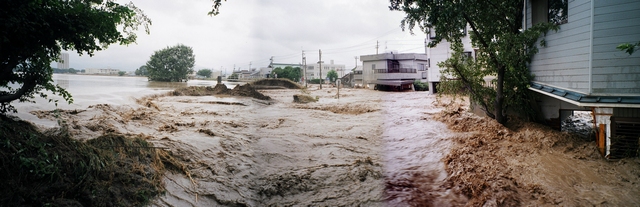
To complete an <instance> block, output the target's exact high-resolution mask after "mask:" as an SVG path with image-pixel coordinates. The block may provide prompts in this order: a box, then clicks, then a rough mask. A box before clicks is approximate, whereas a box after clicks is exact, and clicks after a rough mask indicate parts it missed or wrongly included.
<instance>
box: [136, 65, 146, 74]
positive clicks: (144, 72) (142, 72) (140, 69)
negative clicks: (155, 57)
mask: <svg viewBox="0 0 640 207" xmlns="http://www.w3.org/2000/svg"><path fill="white" fill-rule="evenodd" d="M135 74H136V75H140V76H148V75H149V72H148V71H147V65H143V66H140V68H138V69H136V72H135Z"/></svg>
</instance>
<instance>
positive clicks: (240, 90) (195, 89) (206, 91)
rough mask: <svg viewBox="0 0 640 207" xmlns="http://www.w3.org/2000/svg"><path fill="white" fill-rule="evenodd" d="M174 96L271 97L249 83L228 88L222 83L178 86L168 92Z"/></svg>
mask: <svg viewBox="0 0 640 207" xmlns="http://www.w3.org/2000/svg"><path fill="white" fill-rule="evenodd" d="M170 94H171V95H174V96H210V95H231V96H245V97H251V98H255V99H260V100H270V99H271V97H269V96H265V95H264V94H262V93H260V92H258V91H256V90H255V89H254V88H253V86H252V85H251V84H249V83H247V84H243V85H237V86H236V87H235V88H233V89H231V90H229V89H228V88H227V86H226V85H224V84H217V85H216V86H215V87H211V86H189V87H185V88H179V89H176V90H174V91H173V92H171V93H170Z"/></svg>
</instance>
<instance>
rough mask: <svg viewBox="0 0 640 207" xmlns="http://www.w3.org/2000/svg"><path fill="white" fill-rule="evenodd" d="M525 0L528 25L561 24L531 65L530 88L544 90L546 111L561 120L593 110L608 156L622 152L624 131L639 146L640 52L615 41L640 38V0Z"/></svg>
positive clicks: (600, 142) (542, 101)
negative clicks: (627, 50) (629, 51)
mask: <svg viewBox="0 0 640 207" xmlns="http://www.w3.org/2000/svg"><path fill="white" fill-rule="evenodd" d="M526 2H527V3H526V5H525V8H524V11H525V13H526V15H525V18H526V20H525V21H524V25H523V26H524V27H525V28H529V27H531V25H533V24H536V23H538V22H546V21H552V22H556V23H557V24H560V30H558V32H553V31H550V32H548V33H547V35H546V37H545V40H546V47H540V48H539V50H540V52H539V53H538V54H536V55H535V56H534V57H533V60H532V62H531V64H530V70H531V73H532V74H533V75H535V78H534V82H533V83H532V87H531V88H530V90H533V91H535V92H538V93H539V94H540V97H541V99H540V100H539V102H538V104H539V106H540V108H541V112H542V116H543V117H544V118H545V119H547V120H555V121H562V120H563V119H564V118H566V117H568V116H569V115H571V114H572V113H573V111H574V110H586V111H591V112H592V114H593V116H594V128H596V129H597V132H598V133H597V134H598V139H597V142H598V147H600V149H601V153H602V155H603V156H607V157H610V158H616V157H618V156H619V154H620V153H621V152H620V147H616V144H618V145H619V144H620V142H621V141H620V139H618V138H617V137H620V136H627V137H629V140H628V142H629V143H631V144H633V142H635V146H636V147H637V143H638V137H640V52H637V53H634V54H633V55H629V54H627V53H624V52H622V51H620V50H618V49H616V46H618V45H620V44H622V43H636V42H638V41H640V1H638V0H615V1H604V0H602V1H593V0H591V1H589V0H568V1H566V0H564V1H562V0H526ZM558 2H560V3H558ZM557 5H560V7H558V6H557ZM554 6H555V7H556V8H550V7H554ZM630 137H633V138H630ZM612 146H613V147H614V148H615V149H614V148H612Z"/></svg>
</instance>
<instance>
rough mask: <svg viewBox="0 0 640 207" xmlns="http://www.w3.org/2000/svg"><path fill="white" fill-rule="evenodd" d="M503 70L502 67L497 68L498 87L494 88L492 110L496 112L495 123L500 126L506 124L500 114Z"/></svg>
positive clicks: (504, 118) (502, 96)
mask: <svg viewBox="0 0 640 207" xmlns="http://www.w3.org/2000/svg"><path fill="white" fill-rule="evenodd" d="M504 70H505V68H504V67H502V66H498V85H497V87H496V102H495V106H494V109H495V110H496V111H495V113H494V114H495V115H496V121H498V123H500V124H502V125H504V124H505V123H506V122H507V119H506V116H505V115H504V114H502V112H503V111H502V105H503V101H504V93H503V89H504V72H505V71H504Z"/></svg>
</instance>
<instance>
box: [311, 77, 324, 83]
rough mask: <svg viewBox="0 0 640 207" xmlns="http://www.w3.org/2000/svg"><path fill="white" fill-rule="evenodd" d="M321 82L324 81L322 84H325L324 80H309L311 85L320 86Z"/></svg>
mask: <svg viewBox="0 0 640 207" xmlns="http://www.w3.org/2000/svg"><path fill="white" fill-rule="evenodd" d="M321 80H322V83H324V79H319V78H317V79H311V80H309V83H311V84H320V81H321Z"/></svg>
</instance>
